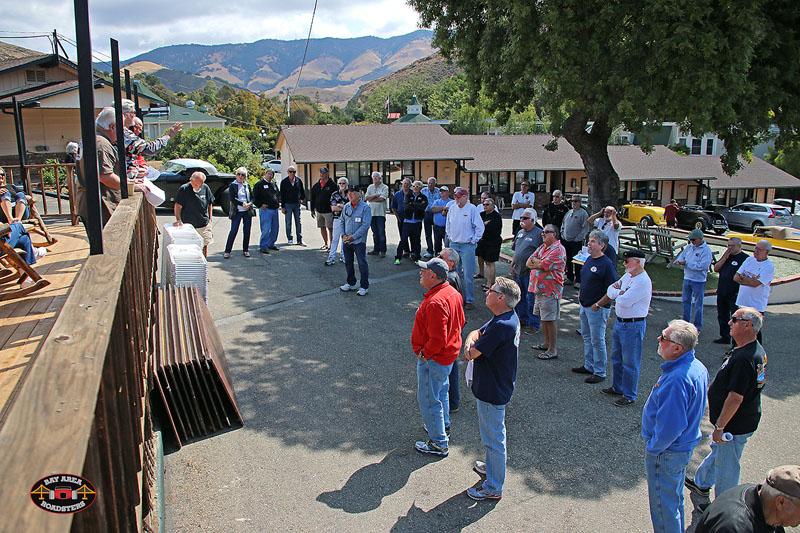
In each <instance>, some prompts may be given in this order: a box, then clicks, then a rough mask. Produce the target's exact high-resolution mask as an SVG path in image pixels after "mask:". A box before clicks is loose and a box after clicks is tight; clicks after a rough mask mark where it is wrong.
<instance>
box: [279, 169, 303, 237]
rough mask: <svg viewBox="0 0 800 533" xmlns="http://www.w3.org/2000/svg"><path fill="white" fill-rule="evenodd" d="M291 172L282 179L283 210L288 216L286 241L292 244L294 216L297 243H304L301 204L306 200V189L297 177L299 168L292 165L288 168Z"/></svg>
mask: <svg viewBox="0 0 800 533" xmlns="http://www.w3.org/2000/svg"><path fill="white" fill-rule="evenodd" d="M286 173H287V174H289V176H287V177H286V178H284V179H283V180H282V181H281V212H282V213H283V214H284V216H285V217H286V219H285V223H286V241H287V242H288V243H289V245H291V244H292V241H293V239H292V217H294V224H295V226H296V229H297V244H299V245H300V246H305V244H303V228H302V226H301V225H300V204H301V203H303V202H305V201H306V190H305V188H304V187H303V180H301V179H300V178H298V177H297V169H296V168H295V167H293V166H290V167H289V168H288V169H286Z"/></svg>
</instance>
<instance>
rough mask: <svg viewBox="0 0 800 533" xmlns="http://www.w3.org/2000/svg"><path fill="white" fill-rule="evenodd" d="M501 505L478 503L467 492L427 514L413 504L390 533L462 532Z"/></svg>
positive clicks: (486, 501)
mask: <svg viewBox="0 0 800 533" xmlns="http://www.w3.org/2000/svg"><path fill="white" fill-rule="evenodd" d="M499 503H500V502H498V501H492V500H485V501H482V502H476V501H474V500H471V499H470V498H469V497H468V496H467V494H466V492H459V493H458V494H454V495H453V496H451V497H450V498H448V499H447V500H445V501H443V502H442V503H440V504H439V505H437V506H436V507H434V508H433V509H431V510H430V511H427V512H426V511H423V510H422V509H420V508H419V507H417V506H416V504H412V505H411V507H410V508H409V509H408V512H407V513H406V514H405V515H404V516H401V517H400V518H398V519H397V522H396V523H395V524H394V525H393V526H392V528H391V529H390V530H389V531H392V532H397V533H400V532H408V533H416V532H419V531H462V530H463V529H464V528H466V527H467V526H469V525H471V524H474V523H475V522H477V521H478V520H480V519H481V518H483V517H484V516H486V515H487V514H489V513H490V512H491V511H492V510H494V508H495V507H496V506H497V504H499ZM443 524H446V526H444V525H443Z"/></svg>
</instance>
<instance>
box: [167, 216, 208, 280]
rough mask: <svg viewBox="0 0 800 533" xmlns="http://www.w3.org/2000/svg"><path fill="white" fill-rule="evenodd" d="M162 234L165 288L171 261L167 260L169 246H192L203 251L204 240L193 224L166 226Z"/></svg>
mask: <svg viewBox="0 0 800 533" xmlns="http://www.w3.org/2000/svg"><path fill="white" fill-rule="evenodd" d="M161 234H162V236H163V237H164V238H163V239H162V241H163V244H162V245H161V285H162V286H164V285H166V284H167V261H168V260H169V259H168V258H167V246H169V245H170V244H191V245H195V246H197V247H198V248H200V250H202V248H203V238H202V237H200V235H199V234H198V233H197V231H195V229H194V226H192V225H191V224H184V225H183V226H173V225H172V224H164V231H163V232H162V233H161Z"/></svg>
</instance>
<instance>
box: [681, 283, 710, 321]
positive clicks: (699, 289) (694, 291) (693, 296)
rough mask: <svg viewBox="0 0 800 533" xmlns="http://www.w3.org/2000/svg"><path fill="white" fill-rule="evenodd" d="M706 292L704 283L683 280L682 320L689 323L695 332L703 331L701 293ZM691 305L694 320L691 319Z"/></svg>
mask: <svg viewBox="0 0 800 533" xmlns="http://www.w3.org/2000/svg"><path fill="white" fill-rule="evenodd" d="M705 291H706V282H705V281H690V280H688V279H684V280H683V297H682V298H681V303H682V304H683V319H684V320H685V321H686V322H691V323H692V324H694V326H695V327H696V328H697V331H700V330H701V329H703V293H704V292H705ZM692 305H694V319H692Z"/></svg>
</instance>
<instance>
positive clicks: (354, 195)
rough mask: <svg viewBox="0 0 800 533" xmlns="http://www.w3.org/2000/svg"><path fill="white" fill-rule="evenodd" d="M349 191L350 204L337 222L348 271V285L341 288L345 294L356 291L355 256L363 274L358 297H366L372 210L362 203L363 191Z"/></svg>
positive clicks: (350, 188) (359, 269)
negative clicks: (368, 240) (368, 231)
mask: <svg viewBox="0 0 800 533" xmlns="http://www.w3.org/2000/svg"><path fill="white" fill-rule="evenodd" d="M347 191H348V192H347V197H348V199H349V200H350V202H349V203H347V204H345V206H344V209H342V215H341V216H340V217H339V220H337V224H339V231H340V232H341V235H342V253H343V254H344V266H345V269H346V270H347V283H345V284H344V285H342V286H341V287H339V288H340V289H341V290H342V291H344V292H347V291H354V290H356V271H355V268H354V265H353V255H355V256H356V259H357V260H358V271H359V273H360V274H361V287H360V288H359V289H358V295H359V296H364V295H365V294H367V292H368V291H369V264H368V263H367V230H369V227H370V223H371V222H372V209H371V208H370V206H369V205H367V203H366V202H362V201H361V191H360V190H359V189H358V187H356V186H355V185H350V187H348V189H347Z"/></svg>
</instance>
